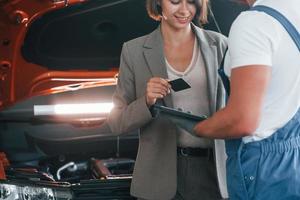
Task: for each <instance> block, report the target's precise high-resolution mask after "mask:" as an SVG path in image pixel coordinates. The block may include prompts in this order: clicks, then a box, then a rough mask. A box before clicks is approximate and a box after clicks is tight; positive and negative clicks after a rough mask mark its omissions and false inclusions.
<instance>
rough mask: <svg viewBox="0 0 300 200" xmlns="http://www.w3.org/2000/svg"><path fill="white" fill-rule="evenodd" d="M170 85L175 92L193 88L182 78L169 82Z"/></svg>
mask: <svg viewBox="0 0 300 200" xmlns="http://www.w3.org/2000/svg"><path fill="white" fill-rule="evenodd" d="M169 83H170V85H171V87H172V89H173V90H174V91H175V92H178V91H181V90H185V89H188V88H191V86H190V85H189V84H188V83H187V82H186V81H185V80H183V79H182V78H178V79H175V80H172V81H169Z"/></svg>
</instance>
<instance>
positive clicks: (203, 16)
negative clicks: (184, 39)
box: [146, 0, 209, 25]
mask: <svg viewBox="0 0 300 200" xmlns="http://www.w3.org/2000/svg"><path fill="white" fill-rule="evenodd" d="M160 2H161V0H147V2H146V8H147V12H148V15H149V16H150V17H151V18H152V19H154V20H156V21H160V20H161V17H162V10H161V6H160ZM195 6H196V15H195V17H194V19H193V21H194V22H196V24H198V25H202V24H206V23H207V22H208V20H207V17H208V7H209V0H195Z"/></svg>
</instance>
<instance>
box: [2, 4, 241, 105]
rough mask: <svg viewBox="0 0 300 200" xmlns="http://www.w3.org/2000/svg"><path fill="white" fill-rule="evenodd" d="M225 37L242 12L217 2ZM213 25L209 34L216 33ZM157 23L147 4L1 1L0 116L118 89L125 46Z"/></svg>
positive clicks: (237, 7)
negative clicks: (17, 107)
mask: <svg viewBox="0 0 300 200" xmlns="http://www.w3.org/2000/svg"><path fill="white" fill-rule="evenodd" d="M212 8H213V11H214V13H215V19H216V21H217V22H218V24H219V26H220V29H221V31H222V32H223V33H224V34H227V33H228V30H229V27H230V24H231V23H232V21H233V19H234V18H235V17H236V15H237V14H238V13H239V12H240V11H241V10H243V9H245V8H244V7H241V6H238V5H236V4H233V3H230V2H228V1H224V0H213V1H212ZM210 21H211V22H210V23H209V24H208V25H207V27H206V28H208V29H212V30H217V26H216V25H215V23H214V22H213V20H210ZM156 26H157V23H156V22H154V21H153V20H151V19H150V18H149V17H148V16H147V12H146V9H145V1H144V0H12V1H8V0H1V1H0V41H1V44H0V110H3V109H5V108H7V107H9V106H11V105H14V104H15V103H16V102H20V101H23V100H26V99H28V98H30V97H34V96H37V95H48V94H54V93H58V92H64V91H74V90H78V89H83V88H91V87H98V86H106V85H115V84H116V74H117V71H118V65H119V55H120V51H121V47H122V43H123V42H124V41H127V40H130V39H132V38H135V37H138V36H141V35H144V34H147V33H149V32H151V31H152V30H154V29H155V28H156Z"/></svg>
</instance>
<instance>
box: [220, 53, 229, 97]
mask: <svg viewBox="0 0 300 200" xmlns="http://www.w3.org/2000/svg"><path fill="white" fill-rule="evenodd" d="M227 51H228V48H226V50H225V52H224V55H223V59H222V62H221V65H220V67H219V69H218V73H219V76H220V77H221V79H222V82H223V85H224V88H225V91H226V96H227V97H228V96H229V94H230V81H229V78H228V76H226V74H225V71H224V60H225V56H226V53H227Z"/></svg>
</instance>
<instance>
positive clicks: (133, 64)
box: [108, 0, 226, 200]
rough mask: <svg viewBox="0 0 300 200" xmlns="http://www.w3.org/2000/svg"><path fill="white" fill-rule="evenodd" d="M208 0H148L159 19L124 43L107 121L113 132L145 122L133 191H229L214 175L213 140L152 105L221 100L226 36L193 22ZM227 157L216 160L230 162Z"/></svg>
mask: <svg viewBox="0 0 300 200" xmlns="http://www.w3.org/2000/svg"><path fill="white" fill-rule="evenodd" d="M207 6H208V1H207V0H202V1H201V0H147V10H148V13H149V15H150V17H152V18H153V19H155V20H159V21H160V22H161V23H160V26H159V27H158V28H157V29H156V30H155V31H154V32H152V33H150V34H149V35H145V36H143V37H140V38H137V39H134V40H132V41H129V42H126V43H125V44H124V45H123V49H122V54H121V63H120V71H119V80H118V84H117V88H116V91H115V94H114V97H113V100H114V104H115V107H114V109H113V110H112V112H111V114H110V116H109V119H108V124H109V126H110V128H111V131H112V132H113V133H115V134H121V133H125V132H128V131H131V130H136V129H139V130H140V143H139V150H138V155H137V159H136V164H135V169H134V173H133V180H132V185H131V194H132V195H133V196H136V197H138V198H140V199H149V200H150V199H151V200H152V199H163V200H166V199H188V200H192V199H209V200H212V199H220V198H221V193H222V194H223V197H226V189H225V190H224V187H225V188H226V185H225V183H224V182H225V179H224V177H223V176H220V177H218V178H217V175H216V166H215V162H214V159H213V147H214V145H215V142H214V141H213V140H207V139H203V138H197V137H194V136H192V135H190V134H189V133H187V132H185V131H184V130H182V129H179V128H177V127H176V126H174V124H172V123H171V122H170V121H168V120H166V119H163V118H153V117H152V115H151V112H150V108H151V106H152V105H153V104H155V103H157V101H160V102H162V103H164V104H165V105H166V106H169V107H174V108H180V109H182V110H184V111H192V112H193V114H203V115H208V116H210V115H211V114H212V113H213V112H215V111H216V110H217V109H218V108H220V107H221V106H222V104H223V90H222V85H221V83H220V82H219V79H218V78H217V77H218V75H217V67H218V66H219V64H220V62H221V60H222V57H223V52H224V49H225V48H226V38H225V37H224V36H222V35H220V34H218V33H215V32H212V31H205V30H203V29H200V28H198V27H196V26H195V25H194V24H193V23H192V20H195V21H196V22H201V23H205V22H207V9H208V7H207ZM177 78H183V79H184V80H185V81H186V82H188V83H189V84H190V85H191V88H190V89H187V90H183V91H180V92H177V93H175V92H174V91H172V90H171V87H170V84H169V83H168V80H173V79H177ZM221 152H222V150H221ZM222 153H223V152H222ZM218 157H220V156H218ZM221 157H222V156H221ZM221 164H222V166H221V165H218V166H217V168H218V167H219V168H221V170H225V167H223V166H224V164H223V162H222V161H221ZM218 174H224V173H223V172H221V171H218ZM218 181H219V186H220V187H218Z"/></svg>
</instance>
